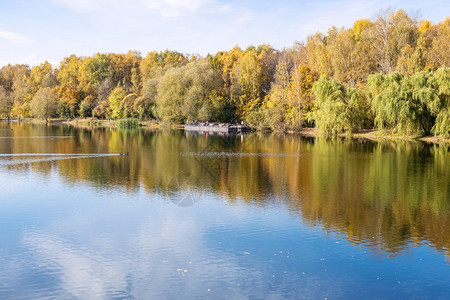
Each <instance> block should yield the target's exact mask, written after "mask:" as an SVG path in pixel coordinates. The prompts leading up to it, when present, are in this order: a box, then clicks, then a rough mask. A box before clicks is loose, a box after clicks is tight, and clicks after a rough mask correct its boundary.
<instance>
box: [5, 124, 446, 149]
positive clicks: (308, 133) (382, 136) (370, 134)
mask: <svg viewBox="0 0 450 300" xmlns="http://www.w3.org/2000/svg"><path fill="white" fill-rule="evenodd" d="M121 120H123V119H121ZM0 121H7V119H3V118H1V119H0ZM10 122H14V123H16V122H18V119H17V118H15V119H10ZM20 122H24V123H35V124H60V125H68V126H73V127H79V128H101V127H113V128H119V124H118V122H119V120H99V119H92V118H85V119H49V120H48V122H46V121H45V120H43V119H32V118H25V119H21V120H20ZM138 128H146V129H150V130H158V129H169V130H184V124H174V123H168V122H167V123H166V122H157V121H155V120H151V121H139V122H138ZM274 133H283V134H293V135H300V136H303V137H330V135H326V134H323V133H321V132H319V131H317V130H316V129H315V128H310V127H305V128H301V129H297V130H288V131H279V132H275V131H274ZM335 136H337V137H348V138H352V139H366V140H371V141H375V142H380V141H410V142H424V143H428V144H450V139H445V138H442V137H441V136H397V135H395V134H392V133H390V132H389V131H381V130H378V129H363V130H360V131H358V132H355V133H353V134H342V133H341V134H338V135H335Z"/></svg>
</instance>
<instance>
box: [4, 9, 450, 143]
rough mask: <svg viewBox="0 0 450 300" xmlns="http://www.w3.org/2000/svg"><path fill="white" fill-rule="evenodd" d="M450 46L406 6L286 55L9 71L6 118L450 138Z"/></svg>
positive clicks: (157, 58) (158, 58) (80, 63)
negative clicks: (199, 123)
mask: <svg viewBox="0 0 450 300" xmlns="http://www.w3.org/2000/svg"><path fill="white" fill-rule="evenodd" d="M449 40H450V18H449V17H447V18H446V19H445V20H443V21H441V22H440V23H438V24H432V23H431V22H429V21H427V20H418V19H416V18H414V17H412V16H410V15H408V14H407V13H406V12H405V11H403V10H398V11H396V12H394V11H382V12H380V13H379V14H378V15H377V16H376V17H374V18H373V19H371V20H369V19H361V20H358V21H356V22H355V23H354V24H353V26H352V27H351V28H343V27H341V28H337V27H331V28H330V29H329V30H328V31H327V32H326V33H321V32H318V33H316V34H312V35H310V36H308V38H307V40H306V41H305V42H302V43H296V44H295V45H294V46H293V47H291V48H285V49H282V50H276V49H274V48H272V47H271V46H269V45H259V46H257V47H252V46H251V47H248V48H247V49H241V48H239V47H237V46H236V47H234V48H233V49H230V50H228V51H220V52H218V53H216V54H214V55H207V56H206V57H200V56H198V55H189V54H182V53H179V52H176V51H168V50H166V51H162V52H150V53H148V54H147V55H146V56H145V57H142V56H141V53H139V52H136V51H129V52H128V53H126V54H116V53H97V54H95V55H94V56H90V57H80V56H76V55H71V56H69V57H66V58H65V59H64V60H63V61H62V62H60V64H59V65H58V66H57V67H53V66H52V65H51V64H50V63H48V62H44V63H42V64H40V65H37V66H33V67H29V66H27V65H7V66H4V67H2V68H1V69H0V117H1V116H3V117H5V116H13V117H22V118H23V117H38V118H45V119H48V118H51V117H59V118H69V119H74V118H96V119H105V120H109V119H111V118H113V119H139V120H141V121H142V120H147V121H152V120H153V121H155V122H164V123H167V122H172V123H178V124H181V123H184V122H186V121H194V120H199V121H213V122H238V121H245V122H247V123H249V124H250V125H251V126H252V127H254V128H260V129H270V130H275V131H286V130H294V131H295V130H299V129H300V128H302V127H316V129H317V130H318V131H319V132H323V133H327V134H339V133H345V134H347V133H354V132H357V131H360V130H361V129H373V128H375V129H378V130H381V131H385V132H391V133H393V134H396V135H402V136H404V135H415V136H421V135H439V136H441V137H443V138H449V136H450V132H449V130H450V80H449V79H450V68H449V67H450V49H449V42H448V41H449ZM133 122H134V121H133ZM133 124H134V123H133Z"/></svg>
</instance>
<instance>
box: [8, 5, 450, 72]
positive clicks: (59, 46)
mask: <svg viewBox="0 0 450 300" xmlns="http://www.w3.org/2000/svg"><path fill="white" fill-rule="evenodd" d="M386 8H391V9H394V10H396V9H400V8H402V9H404V10H406V11H407V12H408V13H412V14H415V15H417V16H418V18H419V19H428V20H430V21H432V22H433V23H438V22H439V21H442V20H443V19H444V18H445V17H446V16H449V15H450V13H449V12H450V1H448V0H391V1H381V0H362V1H357V0H343V1H340V0H320V1H313V0H297V1H295V0H278V1H266V0H241V1H238V0H228V1H226V0H0V66H3V65H7V64H8V63H11V64H14V63H24V64H28V65H30V66H33V65H37V64H40V63H42V62H44V61H46V60H47V61H49V62H50V63H52V64H54V65H58V64H59V62H60V61H61V60H62V59H63V58H64V57H67V56H69V55H71V54H76V55H79V56H90V55H94V54H95V53H98V52H101V53H110V52H115V53H126V52H127V51H128V50H136V51H140V52H141V53H142V56H145V55H146V54H147V53H148V52H149V51H153V50H156V51H162V50H165V49H169V50H175V51H179V52H182V53H189V54H200V55H202V56H204V55H206V54H208V53H211V54H214V53H216V52H218V51H222V50H229V49H231V48H233V47H234V46H236V45H238V46H240V47H241V48H246V47H248V46H250V45H258V44H270V45H271V46H273V47H275V48H277V49H282V48H283V47H290V46H292V45H293V44H294V42H296V41H299V42H301V41H305V40H306V37H307V36H308V34H312V33H315V32H317V31H322V32H325V31H326V30H327V29H328V28H329V27H331V26H333V25H335V26H337V27H341V26H345V27H350V26H352V24H353V22H354V21H355V20H358V19H361V18H370V19H372V18H374V16H375V15H376V13H377V12H379V10H380V9H386Z"/></svg>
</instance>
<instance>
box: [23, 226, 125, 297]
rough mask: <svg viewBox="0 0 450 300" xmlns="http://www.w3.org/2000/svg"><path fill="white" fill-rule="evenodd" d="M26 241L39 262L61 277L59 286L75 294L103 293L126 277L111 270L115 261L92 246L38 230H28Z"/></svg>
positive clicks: (84, 295)
mask: <svg viewBox="0 0 450 300" xmlns="http://www.w3.org/2000/svg"><path fill="white" fill-rule="evenodd" d="M24 241H25V243H26V244H27V245H29V246H30V247H31V248H32V249H33V250H34V251H35V252H36V254H37V255H38V257H39V259H38V262H39V263H40V264H42V265H43V266H44V267H45V268H47V270H49V272H50V273H51V275H53V276H57V277H58V279H59V281H60V287H59V288H61V289H62V290H63V291H64V292H66V293H67V294H69V295H71V296H74V297H77V298H81V299H88V298H91V297H95V296H102V295H105V294H107V291H108V290H112V286H111V285H110V283H113V282H114V283H120V282H124V281H125V280H124V278H123V276H122V275H121V274H120V273H118V272H108V269H111V267H112V263H111V261H109V260H108V259H107V258H105V257H102V256H100V255H98V254H96V253H93V252H91V251H89V250H88V249H79V248H77V247H74V246H73V245H71V244H70V243H69V242H67V241H64V240H62V239H59V238H57V237H54V236H50V235H45V234H41V233H37V232H28V233H26V234H25V236H24ZM61 296H64V295H61Z"/></svg>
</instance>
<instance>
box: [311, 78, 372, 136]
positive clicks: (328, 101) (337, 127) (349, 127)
mask: <svg viewBox="0 0 450 300" xmlns="http://www.w3.org/2000/svg"><path fill="white" fill-rule="evenodd" d="M313 91H314V94H315V95H316V110H315V111H314V113H313V119H314V120H315V122H316V126H317V129H318V130H319V131H321V132H324V133H326V134H336V133H341V132H345V133H352V132H354V131H356V130H357V129H358V128H360V127H361V125H362V118H361V115H362V111H363V110H364V107H362V105H361V101H360V97H361V95H360V93H359V91H358V90H357V89H355V88H346V87H345V86H344V85H342V84H341V83H339V82H337V81H336V80H334V79H331V78H329V77H327V76H321V77H320V79H319V80H318V81H317V82H316V83H314V86H313Z"/></svg>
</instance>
